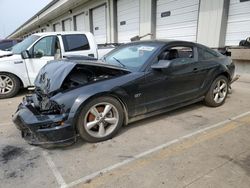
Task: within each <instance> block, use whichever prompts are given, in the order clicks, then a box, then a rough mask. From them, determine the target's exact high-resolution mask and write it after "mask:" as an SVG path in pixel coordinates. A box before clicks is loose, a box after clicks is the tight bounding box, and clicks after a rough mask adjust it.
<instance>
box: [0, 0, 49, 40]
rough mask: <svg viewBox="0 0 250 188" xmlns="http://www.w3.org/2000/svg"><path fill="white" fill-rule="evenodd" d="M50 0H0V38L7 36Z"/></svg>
mask: <svg viewBox="0 0 250 188" xmlns="http://www.w3.org/2000/svg"><path fill="white" fill-rule="evenodd" d="M51 1H52V0H0V39H3V38H5V37H7V36H8V35H9V34H11V33H12V32H13V31H15V30H16V29H17V28H18V27H19V26H21V25H22V24H23V23H24V22H25V21H27V20H28V19H29V18H31V17H32V16H33V15H35V14H36V13H37V12H38V11H40V10H41V9H42V8H43V7H45V6H46V5H47V4H48V3H49V2H51Z"/></svg>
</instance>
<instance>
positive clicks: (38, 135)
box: [12, 102, 76, 147]
mask: <svg viewBox="0 0 250 188" xmlns="http://www.w3.org/2000/svg"><path fill="white" fill-rule="evenodd" d="M65 118H66V117H65V115H61V114H59V115H43V114H39V112H37V110H36V109H35V108H34V107H33V106H32V104H25V103H24V102H23V103H21V104H20V105H19V106H18V109H17V111H16V113H15V114H14V115H13V118H12V120H13V122H14V124H15V125H16V127H17V128H18V129H19V130H20V131H21V135H22V137H23V138H24V139H25V140H26V141H27V142H28V143H29V144H32V145H41V146H46V147H52V146H65V145H70V144H72V143H74V142H75V141H76V133H75V130H74V128H73V126H72V125H71V124H70V123H67V120H65ZM62 122H63V123H62Z"/></svg>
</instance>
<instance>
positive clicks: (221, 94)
mask: <svg viewBox="0 0 250 188" xmlns="http://www.w3.org/2000/svg"><path fill="white" fill-rule="evenodd" d="M228 87H229V86H228V79H227V77H225V76H223V75H221V76H218V77H217V78H216V79H215V80H214V81H213V83H212V85H211V86H210V88H209V90H208V92H207V94H206V96H205V104H206V105H207V106H211V107H217V106H221V105H222V104H223V103H224V102H225V100H226V98H227V94H228Z"/></svg>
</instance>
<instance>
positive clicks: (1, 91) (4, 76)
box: [0, 73, 21, 99]
mask: <svg viewBox="0 0 250 188" xmlns="http://www.w3.org/2000/svg"><path fill="white" fill-rule="evenodd" d="M20 85H21V83H20V80H19V79H18V78H17V77H16V76H15V75H13V74H9V73H0V99H5V98H10V97H14V96H15V95H16V94H17V93H18V91H19V89H20Z"/></svg>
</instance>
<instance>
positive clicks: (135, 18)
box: [117, 0, 140, 42]
mask: <svg viewBox="0 0 250 188" xmlns="http://www.w3.org/2000/svg"><path fill="white" fill-rule="evenodd" d="M139 10H140V8H139V0H117V34H118V42H129V41H130V38H131V37H134V36H136V35H139V21H140V20H139V15H140V11H139Z"/></svg>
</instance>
